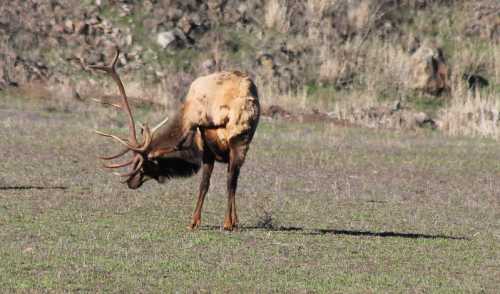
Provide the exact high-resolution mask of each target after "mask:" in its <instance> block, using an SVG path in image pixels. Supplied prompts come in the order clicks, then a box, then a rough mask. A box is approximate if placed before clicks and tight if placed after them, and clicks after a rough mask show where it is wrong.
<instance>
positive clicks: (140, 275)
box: [0, 97, 500, 293]
mask: <svg viewBox="0 0 500 294" xmlns="http://www.w3.org/2000/svg"><path fill="white" fill-rule="evenodd" d="M48 106H50V107H51V108H52V109H53V110H52V111H51V112H48V111H47V110H46V109H47V107H48ZM68 109H70V110H71V112H68V111H67V110H68ZM64 110H65V111H64ZM110 112H111V111H110V110H102V109H100V108H98V107H97V106H88V105H84V104H71V105H70V107H68V106H66V105H64V104H61V103H60V102H57V103H56V102H54V101H36V102H34V101H31V100H27V99H24V98H21V97H1V99H0V138H2V140H0V156H1V158H2V168H1V169H0V260H1V261H2V262H1V263H0V289H2V292H5V291H29V292H47V291H48V292H63V291H68V292H77V291H81V292H96V291H103V292H167V293H170V292H176V291H178V292H181V293H184V292H208V291H210V292H215V293H221V292H240V293H241V292H250V293H253V292H279V293H282V292H287V293H295V292H316V293H332V292H338V293H346V292H349V293H350V292H356V293H359V292H362V293H366V292H377V293H379V292H400V293H406V292H438V293H457V292H474V293H478V292H484V293H495V292H496V290H497V287H498V281H499V278H500V256H499V252H500V223H499V219H500V218H499V217H500V215H499V211H500V205H499V204H500V203H499V198H498V195H499V191H500V182H499V181H497V180H496V178H498V176H499V175H500V167H499V165H498V160H499V158H500V155H499V151H498V150H500V149H499V148H498V147H499V146H498V143H497V142H495V141H493V140H483V139H475V138H474V139H473V138H447V137H444V136H442V135H441V134H439V133H437V132H422V133H421V132H404V133H403V132H387V131H377V130H369V129H358V128H340V127H336V126H332V125H325V124H295V123H287V122H276V121H268V120H265V119H263V120H262V121H261V123H260V125H259V128H258V130H257V134H256V136H255V139H254V142H253V145H252V146H251V149H250V152H249V154H248V158H247V161H246V163H245V166H244V167H243V170H242V173H241V176H240V182H239V187H238V192H237V202H238V212H239V216H240V222H241V229H240V231H238V232H233V233H226V232H222V231H220V229H219V228H220V225H221V224H222V221H223V214H224V210H225V204H226V192H225V181H226V179H225V177H226V172H225V166H223V165H217V166H216V168H215V171H214V175H213V178H212V185H211V188H210V192H209V195H208V198H207V201H206V204H205V207H204V210H203V213H204V214H203V227H202V228H201V229H200V230H199V231H195V232H189V231H187V230H186V225H187V224H188V223H189V222H190V217H191V213H192V210H193V209H194V204H195V194H196V192H197V191H196V190H197V187H198V184H199V176H196V177H193V178H189V179H177V180H172V181H170V182H168V183H166V184H164V185H158V184H155V183H147V184H145V185H144V187H142V188H141V189H139V190H135V191H133V190H128V189H127V188H126V187H125V186H123V185H121V184H119V183H118V179H116V178H115V177H114V176H113V175H111V174H108V173H106V172H105V171H103V170H101V169H100V168H99V162H98V161H97V160H96V159H95V155H97V154H101V153H108V152H111V150H112V149H114V148H112V147H113V146H109V145H108V144H107V143H108V142H107V141H105V140H102V139H101V138H97V136H95V135H94V134H93V132H92V131H93V129H94V128H96V127H99V128H110V127H113V126H116V123H113V122H114V120H115V119H117V118H116V117H115V116H113V115H110V114H109V113H110ZM137 113H138V120H140V121H143V120H144V119H145V118H146V117H147V118H148V120H150V121H156V119H157V118H159V117H160V116H161V112H159V111H152V112H150V113H147V111H146V110H145V109H143V110H141V111H138V112H137ZM120 118H121V119H122V120H123V117H121V116H120ZM110 123H111V124H110ZM115 131H116V132H123V133H125V132H126V131H125V130H124V129H123V128H120V129H115ZM115 148H116V147H115ZM266 216H267V217H269V216H271V217H272V225H271V226H270V228H261V227H259V226H258V224H259V223H261V221H262V220H263V218H264V217H266Z"/></svg>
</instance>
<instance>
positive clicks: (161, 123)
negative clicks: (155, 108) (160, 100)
mask: <svg viewBox="0 0 500 294" xmlns="http://www.w3.org/2000/svg"><path fill="white" fill-rule="evenodd" d="M167 121H168V116H167V117H166V118H165V119H164V120H163V121H161V122H160V123H159V124H157V125H156V126H155V127H153V129H151V136H153V135H154V134H155V133H156V131H158V130H159V129H160V128H161V127H162V126H163V125H164V124H166V123H167Z"/></svg>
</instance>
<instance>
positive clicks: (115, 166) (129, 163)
mask: <svg viewBox="0 0 500 294" xmlns="http://www.w3.org/2000/svg"><path fill="white" fill-rule="evenodd" d="M134 161H135V158H132V159H130V160H129V161H126V162H122V163H116V164H107V163H103V165H102V166H103V167H105V168H120V167H125V166H129V165H131V164H132V163H134Z"/></svg>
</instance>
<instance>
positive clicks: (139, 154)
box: [89, 48, 168, 179]
mask: <svg viewBox="0 0 500 294" xmlns="http://www.w3.org/2000/svg"><path fill="white" fill-rule="evenodd" d="M119 55H120V50H119V49H118V48H117V49H116V55H115V57H114V59H113V62H112V63H111V65H108V66H96V65H94V66H89V68H90V69H97V70H102V71H104V72H106V73H109V74H110V75H111V77H112V78H113V80H114V81H115V82H116V84H117V85H118V90H119V91H120V94H121V98H122V101H121V102H122V103H121V105H118V104H113V103H107V102H102V101H100V100H97V102H100V103H102V104H107V105H111V106H114V107H116V108H118V109H124V110H125V113H126V114H127V117H128V127H129V137H128V138H127V139H124V138H120V137H118V136H116V135H112V134H108V133H104V132H101V131H98V130H96V131H95V132H96V133H97V134H98V135H100V136H103V137H109V138H112V139H115V140H116V141H118V142H119V143H121V144H122V145H125V147H126V148H124V149H123V150H121V151H120V152H119V153H117V154H115V155H112V156H103V157H99V158H100V159H103V160H111V159H115V158H118V157H120V156H123V155H125V154H126V153H127V152H129V151H133V152H134V155H133V157H132V158H131V159H130V160H129V161H126V162H123V163H116V164H104V167H106V168H122V167H126V166H130V165H131V166H132V170H131V171H130V172H128V173H125V174H118V175H119V176H121V177H129V179H130V178H131V177H133V176H134V175H135V174H136V173H137V172H139V171H140V170H141V168H142V165H143V163H144V157H145V156H146V154H145V153H146V152H147V151H148V148H149V147H150V145H151V142H152V139H153V136H154V134H155V132H156V131H157V130H158V129H159V128H160V127H161V126H163V125H164V124H165V123H166V122H167V120H168V118H166V119H165V120H163V121H162V122H161V123H159V124H158V125H157V126H155V127H154V128H153V129H152V130H150V129H149V126H148V125H147V124H144V125H143V124H139V126H140V128H141V130H142V132H141V133H142V135H143V139H142V141H141V143H139V142H138V141H137V137H136V129H135V122H134V117H133V115H132V111H131V110H130V105H129V103H128V98H127V94H126V93H125V88H124V87H123V83H122V81H121V79H120V76H119V75H118V73H117V72H116V69H115V66H116V62H117V61H118V56H119Z"/></svg>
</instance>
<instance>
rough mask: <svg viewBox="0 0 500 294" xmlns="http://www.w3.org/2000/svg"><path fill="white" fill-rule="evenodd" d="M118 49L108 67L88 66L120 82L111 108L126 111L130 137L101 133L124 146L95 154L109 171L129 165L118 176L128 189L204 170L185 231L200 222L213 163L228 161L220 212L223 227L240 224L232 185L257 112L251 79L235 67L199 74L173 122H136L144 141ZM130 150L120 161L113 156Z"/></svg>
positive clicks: (251, 134) (231, 227)
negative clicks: (152, 124)
mask: <svg viewBox="0 0 500 294" xmlns="http://www.w3.org/2000/svg"><path fill="white" fill-rule="evenodd" d="M119 54H120V52H119V50H118V49H117V51H116V55H115V57H114V60H113V62H112V63H111V65H108V66H95V65H94V66H90V67H89V68H91V69H94V70H101V71H104V72H106V73H108V74H109V75H110V76H111V77H112V78H113V80H114V81H115V82H116V84H117V85H118V90H119V92H120V95H121V104H111V105H112V106H114V107H116V108H118V109H121V110H124V112H125V113H126V115H127V117H128V128H129V136H128V138H121V137H119V136H116V135H112V134H107V133H103V132H100V131H97V130H96V133H97V134H98V135H101V136H104V137H109V138H112V139H114V140H115V141H117V142H119V143H120V144H121V145H123V146H124V148H123V149H122V150H121V151H120V152H119V153H117V154H115V155H112V156H103V157H99V158H100V159H102V160H104V161H105V162H104V164H103V166H104V167H105V168H109V169H117V168H123V167H129V168H130V169H129V171H128V172H125V173H121V174H118V175H119V176H120V177H122V178H124V181H122V182H123V183H127V185H128V187H129V188H130V189H137V188H139V187H140V186H141V185H142V184H143V183H144V182H146V181H147V180H150V179H154V180H156V181H157V182H159V183H163V182H165V180H168V179H170V178H174V177H185V176H192V175H194V174H196V173H197V172H198V171H199V170H200V168H201V170H202V176H201V183H200V186H199V192H198V200H197V203H196V208H195V210H194V213H193V217H192V221H191V224H190V225H189V226H188V228H189V229H196V228H198V227H199V226H200V224H201V210H202V207H203V202H204V199H205V195H206V194H207V192H208V189H209V185H210V177H211V175H212V171H213V168H214V162H215V161H217V162H222V163H226V164H227V171H228V176H227V193H228V200H227V201H228V202H227V209H226V212H225V216H224V225H223V228H224V230H229V231H231V230H233V229H236V228H237V226H238V215H237V213H236V200H235V193H236V186H237V182H238V176H239V173H240V168H241V167H242V165H243V163H244V161H245V157H246V154H247V151H248V148H249V146H250V143H251V141H252V138H253V136H254V133H255V130H256V128H257V124H258V122H259V116H260V106H259V99H258V94H257V88H256V86H255V84H254V83H253V81H252V80H251V79H250V78H249V77H248V76H247V75H246V74H243V73H241V72H238V71H233V72H226V71H223V72H217V73H213V74H210V75H207V76H203V77H200V78H197V79H196V80H195V81H194V82H193V83H192V84H191V86H190V88H189V91H188V94H187V96H186V98H185V100H184V102H183V103H182V106H181V107H180V110H179V111H178V112H177V114H176V115H175V117H174V118H173V120H171V121H169V122H168V124H167V121H168V117H167V118H165V119H164V120H163V121H162V122H161V123H159V124H158V125H157V126H155V127H153V128H149V126H148V125H147V124H140V125H139V126H140V129H141V134H142V139H141V140H138V139H137V137H136V127H135V123H134V117H133V115H132V112H131V109H130V106H129V102H128V98H127V95H126V93H125V88H124V86H123V83H122V81H121V79H120V77H119V75H118V73H117V72H116V70H115V66H116V62H117V60H118V56H119ZM128 152H131V153H132V157H131V158H130V159H129V160H127V161H125V162H122V163H111V162H110V161H112V160H113V159H116V158H119V157H122V156H124V155H125V154H127V153H128Z"/></svg>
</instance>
